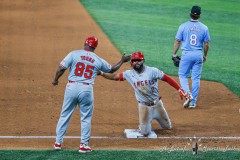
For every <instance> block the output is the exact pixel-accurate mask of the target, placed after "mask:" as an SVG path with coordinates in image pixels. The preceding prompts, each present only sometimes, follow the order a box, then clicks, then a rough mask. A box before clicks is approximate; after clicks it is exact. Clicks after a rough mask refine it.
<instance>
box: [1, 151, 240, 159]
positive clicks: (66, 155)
mask: <svg viewBox="0 0 240 160" xmlns="http://www.w3.org/2000/svg"><path fill="white" fill-rule="evenodd" d="M0 156H1V157H0V158H1V160H80V159H81V160H89V159H91V160H100V159H103V160H175V159H179V160H180V159H183V160H185V159H187V160H191V159H204V160H206V159H211V160H213V159H231V160H235V159H239V156H240V152H239V151H207V152H205V151H199V152H198V154H197V155H192V152H191V151H186V150H178V151H128V150H121V151H113V150H111V151H109V150H96V151H93V152H91V153H86V154H81V153H78V151H76V150H64V151H54V150H0Z"/></svg>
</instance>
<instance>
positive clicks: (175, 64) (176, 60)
mask: <svg viewBox="0 0 240 160" xmlns="http://www.w3.org/2000/svg"><path fill="white" fill-rule="evenodd" d="M172 60H173V64H174V66H176V67H179V63H180V60H181V57H179V56H178V55H177V56H176V57H173V56H172Z"/></svg>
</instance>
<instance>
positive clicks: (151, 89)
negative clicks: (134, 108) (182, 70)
mask: <svg viewBox="0 0 240 160" xmlns="http://www.w3.org/2000/svg"><path fill="white" fill-rule="evenodd" d="M130 63H131V66H132V67H133V69H132V70H127V71H125V72H122V73H113V74H111V73H104V72H101V75H102V76H103V77H105V78H107V79H110V80H120V81H124V80H127V81H128V82H129V83H130V84H131V85H132V87H133V89H134V91H135V96H136V99H137V102H138V109H139V130H140V132H141V133H142V134H143V135H144V136H147V135H148V134H150V133H151V130H152V125H151V122H152V120H153V119H155V120H157V122H158V123H159V124H160V126H161V127H162V128H166V129H170V128H172V124H171V121H170V119H169V117H168V114H167V112H166V110H165V108H164V105H163V102H162V100H161V97H159V91H158V79H160V80H162V81H165V82H167V83H168V84H169V85H171V86H172V87H174V88H175V89H177V90H178V91H179V92H180V96H181V97H183V96H184V97H186V98H188V95H187V94H185V92H184V90H182V89H181V88H180V86H179V85H178V83H177V82H176V81H175V80H174V79H172V78H171V77H170V76H168V75H167V74H164V73H163V72H162V71H160V70H159V69H157V68H154V67H149V66H145V65H143V63H144V55H143V53H142V52H134V53H133V54H132V55H131V62H130Z"/></svg>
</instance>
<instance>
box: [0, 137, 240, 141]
mask: <svg viewBox="0 0 240 160" xmlns="http://www.w3.org/2000/svg"><path fill="white" fill-rule="evenodd" d="M36 138H37V139H40V138H42V139H55V138H56V136H0V139H36ZM64 138H69V139H76V138H77V139H80V138H81V136H64ZM91 138H93V139H122V138H125V137H110V136H91ZM157 138H158V139H192V138H197V139H216V140H217V139H229V140H231V139H232V140H235V139H240V137H238V136H224V137H211V136H210V137H196V136H194V137H190V136H169V137H160V136H159V137H157Z"/></svg>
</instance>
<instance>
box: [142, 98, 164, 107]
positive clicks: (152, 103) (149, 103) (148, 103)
mask: <svg viewBox="0 0 240 160" xmlns="http://www.w3.org/2000/svg"><path fill="white" fill-rule="evenodd" d="M161 98H162V97H159V98H158V100H160V99H161ZM156 101H157V100H155V101H153V102H139V103H142V104H145V105H146V106H154V105H155V104H156Z"/></svg>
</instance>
